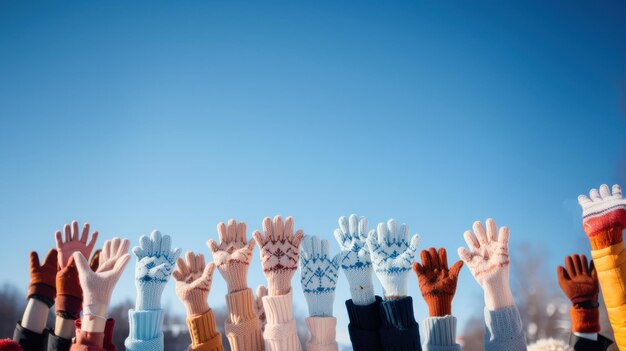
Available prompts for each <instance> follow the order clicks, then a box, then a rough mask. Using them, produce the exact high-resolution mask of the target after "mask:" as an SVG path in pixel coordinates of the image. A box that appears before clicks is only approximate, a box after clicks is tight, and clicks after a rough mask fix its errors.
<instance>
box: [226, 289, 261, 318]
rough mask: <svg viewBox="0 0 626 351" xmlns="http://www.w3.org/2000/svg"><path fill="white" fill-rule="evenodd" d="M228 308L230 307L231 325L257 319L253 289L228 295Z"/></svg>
mask: <svg viewBox="0 0 626 351" xmlns="http://www.w3.org/2000/svg"><path fill="white" fill-rule="evenodd" d="M226 306H227V307H228V319H229V320H230V322H231V323H234V324H238V323H241V322H243V321H247V320H250V319H257V315H256V313H255V311H254V296H253V295H252V289H246V290H242V291H238V292H234V293H230V294H228V295H226Z"/></svg>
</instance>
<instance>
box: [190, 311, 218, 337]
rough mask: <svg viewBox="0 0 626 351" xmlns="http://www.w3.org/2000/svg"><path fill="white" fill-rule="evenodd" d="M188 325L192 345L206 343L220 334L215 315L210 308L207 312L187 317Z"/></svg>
mask: <svg viewBox="0 0 626 351" xmlns="http://www.w3.org/2000/svg"><path fill="white" fill-rule="evenodd" d="M187 327H188V328H189V334H190V335H191V345H192V346H197V345H199V344H202V343H205V342H207V341H209V340H211V339H212V338H214V337H215V336H216V335H218V332H217V329H216V326H215V316H214V315H213V311H211V310H208V311H207V312H206V313H205V314H201V315H199V316H193V317H189V318H187Z"/></svg>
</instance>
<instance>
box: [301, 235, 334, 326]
mask: <svg viewBox="0 0 626 351" xmlns="http://www.w3.org/2000/svg"><path fill="white" fill-rule="evenodd" d="M338 272H339V255H337V256H335V257H332V258H331V257H329V254H328V240H320V239H319V238H318V237H317V236H306V237H304V241H303V245H302V260H300V273H301V276H300V283H302V290H303V291H304V297H305V298H306V302H307V305H308V306H309V316H311V317H332V316H333V302H334V300H335V287H336V285H337V280H338V278H339V275H338Z"/></svg>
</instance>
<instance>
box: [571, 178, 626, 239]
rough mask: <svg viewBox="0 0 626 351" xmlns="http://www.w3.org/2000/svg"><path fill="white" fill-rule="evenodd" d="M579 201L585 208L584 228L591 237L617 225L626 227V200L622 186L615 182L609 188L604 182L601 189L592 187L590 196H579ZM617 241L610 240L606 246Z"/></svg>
mask: <svg viewBox="0 0 626 351" xmlns="http://www.w3.org/2000/svg"><path fill="white" fill-rule="evenodd" d="M578 203H579V204H580V206H581V207H582V209H583V229H584V230H585V233H587V235H588V236H589V238H590V239H591V238H592V237H594V236H596V235H598V234H600V233H602V232H604V231H606V230H607V229H609V228H610V227H613V226H615V225H619V226H620V227H621V228H624V227H626V200H625V199H624V198H623V197H622V188H621V187H620V186H619V185H617V184H615V185H613V187H612V189H611V190H609V187H608V186H607V185H606V184H602V185H600V189H599V191H598V189H595V188H594V189H591V190H590V191H589V197H587V196H586V195H580V196H578ZM614 239H616V240H619V241H621V240H622V239H621V238H614ZM616 243H617V241H615V242H608V243H607V245H606V246H611V245H614V244H616ZM606 246H605V247H606ZM594 249H595V248H594Z"/></svg>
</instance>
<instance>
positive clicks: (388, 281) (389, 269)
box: [367, 219, 419, 299]
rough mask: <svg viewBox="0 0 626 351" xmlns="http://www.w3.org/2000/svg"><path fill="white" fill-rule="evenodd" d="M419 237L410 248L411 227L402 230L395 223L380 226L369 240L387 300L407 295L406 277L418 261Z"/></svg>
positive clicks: (390, 222) (373, 261)
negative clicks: (416, 258) (416, 256)
mask: <svg viewBox="0 0 626 351" xmlns="http://www.w3.org/2000/svg"><path fill="white" fill-rule="evenodd" d="M418 243H419V235H417V234H415V235H414V236H413V237H412V238H411V244H409V227H408V226H407V225H406V224H402V225H401V226H400V230H398V225H397V224H396V221H395V220H394V219H390V220H389V221H388V222H387V226H385V224H384V223H379V224H378V228H377V229H376V230H372V231H371V232H370V233H369V235H368V237H367V246H368V247H369V251H370V254H371V256H372V264H373V265H374V272H376V276H377V277H378V280H380V283H381V284H382V286H383V293H384V295H385V299H396V298H400V297H404V296H406V294H407V276H408V273H409V271H410V270H411V268H412V266H413V261H415V251H416V250H417V244H418Z"/></svg>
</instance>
